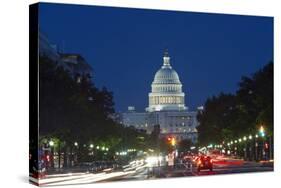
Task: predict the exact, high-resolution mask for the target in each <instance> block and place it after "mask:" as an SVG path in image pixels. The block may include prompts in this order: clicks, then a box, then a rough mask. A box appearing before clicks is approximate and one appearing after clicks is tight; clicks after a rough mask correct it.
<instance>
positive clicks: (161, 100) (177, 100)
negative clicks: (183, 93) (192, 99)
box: [149, 96, 184, 104]
mask: <svg viewBox="0 0 281 188" xmlns="http://www.w3.org/2000/svg"><path fill="white" fill-rule="evenodd" d="M149 103H150V104H184V97H174V96H169V97H162V96H155V97H149Z"/></svg>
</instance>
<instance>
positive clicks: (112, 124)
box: [39, 57, 147, 166]
mask: <svg viewBox="0 0 281 188" xmlns="http://www.w3.org/2000/svg"><path fill="white" fill-rule="evenodd" d="M39 73H40V74H39V103H40V104H39V113H40V115H39V132H40V140H39V142H40V146H41V147H44V145H45V146H46V145H47V146H48V142H49V141H50V140H52V141H53V143H54V146H53V147H54V148H55V150H56V151H58V152H59V157H60V153H64V155H65V156H64V157H63V158H64V164H65V166H67V156H66V155H68V153H71V152H72V151H77V153H78V160H79V161H89V160H92V159H93V158H91V156H89V155H88V154H89V152H90V150H89V146H91V145H92V148H95V149H96V147H97V146H99V147H100V148H102V147H104V148H108V151H107V155H106V158H107V159H112V158H113V156H114V154H115V152H116V151H120V150H122V149H129V148H134V149H138V150H143V149H144V148H145V147H146V145H147V143H146V141H147V135H146V134H145V133H142V132H139V131H137V130H135V129H134V128H132V127H124V126H122V125H121V124H120V123H119V122H118V121H115V120H114V118H112V117H114V115H115V114H114V112H115V110H114V101H113V93H112V92H110V91H108V89H107V88H105V87H103V88H101V89H99V88H97V87H96V86H95V84H94V82H93V81H92V80H91V79H89V78H88V77H87V76H86V75H79V76H80V78H79V82H78V81H77V78H75V76H73V75H71V74H70V73H69V72H68V71H66V70H65V69H64V68H63V67H61V66H58V64H57V63H56V62H53V61H52V60H50V59H49V58H47V57H40V59H39ZM96 152H97V151H96ZM103 153H104V152H103ZM104 157H105V156H102V154H101V155H98V153H96V154H95V159H97V160H98V159H101V158H104Z"/></svg>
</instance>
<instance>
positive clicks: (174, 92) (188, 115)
mask: <svg viewBox="0 0 281 188" xmlns="http://www.w3.org/2000/svg"><path fill="white" fill-rule="evenodd" d="M151 88H152V90H151V92H150V93H149V94H148V98H149V106H148V107H147V108H146V111H145V112H136V110H135V108H134V107H132V106H131V107H129V108H128V111H127V112H125V113H122V123H123V124H124V125H125V126H133V127H135V128H136V129H141V130H145V131H146V132H147V133H148V134H150V133H151V132H152V130H153V128H154V126H155V125H159V126H160V136H161V137H166V136H173V137H175V138H176V139H177V140H183V139H190V140H191V141H192V142H193V143H196V142H197V136H198V134H197V129H196V127H197V126H198V121H197V118H196V116H197V111H194V112H192V111H188V108H187V107H186V106H185V93H184V92H182V84H181V82H180V79H179V76H178V74H177V72H176V71H175V70H174V69H173V68H172V66H171V64H170V57H169V55H168V52H167V51H166V52H165V54H164V57H163V65H162V67H161V68H160V69H159V70H158V71H157V72H156V74H155V76H154V81H153V82H152V85H151Z"/></svg>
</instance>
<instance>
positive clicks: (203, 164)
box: [196, 156, 213, 172]
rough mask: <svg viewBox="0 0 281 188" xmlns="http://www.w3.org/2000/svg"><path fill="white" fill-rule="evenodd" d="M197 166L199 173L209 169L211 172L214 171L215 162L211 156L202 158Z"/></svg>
mask: <svg viewBox="0 0 281 188" xmlns="http://www.w3.org/2000/svg"><path fill="white" fill-rule="evenodd" d="M196 164H197V171H198V172H200V170H204V169H209V170H210V171H213V160H212V158H211V157H210V156H200V157H198V158H197V160H196Z"/></svg>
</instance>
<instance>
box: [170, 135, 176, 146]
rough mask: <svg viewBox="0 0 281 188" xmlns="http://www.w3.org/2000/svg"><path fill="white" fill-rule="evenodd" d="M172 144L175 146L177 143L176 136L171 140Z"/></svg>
mask: <svg viewBox="0 0 281 188" xmlns="http://www.w3.org/2000/svg"><path fill="white" fill-rule="evenodd" d="M171 145H172V146H175V145H176V139H175V138H174V137H173V138H172V140H171Z"/></svg>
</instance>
